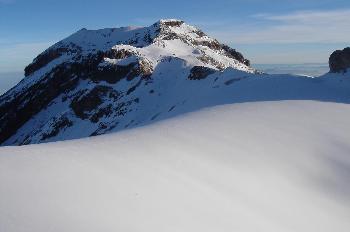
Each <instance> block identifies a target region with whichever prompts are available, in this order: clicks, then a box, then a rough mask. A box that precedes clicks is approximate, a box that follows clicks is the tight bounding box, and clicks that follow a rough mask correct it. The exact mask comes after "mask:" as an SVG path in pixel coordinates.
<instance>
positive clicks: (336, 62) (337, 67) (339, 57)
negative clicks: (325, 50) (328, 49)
mask: <svg viewBox="0 0 350 232" xmlns="http://www.w3.org/2000/svg"><path fill="white" fill-rule="evenodd" d="M329 68H330V71H331V72H346V71H347V69H349V68H350V47H347V48H344V49H343V50H337V51H335V52H333V53H332V55H331V56H330V57H329Z"/></svg>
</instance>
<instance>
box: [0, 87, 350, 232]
mask: <svg viewBox="0 0 350 232" xmlns="http://www.w3.org/2000/svg"><path fill="white" fill-rule="evenodd" d="M283 91H284V90H283ZM349 118H350V106H349V105H348V104H341V103H333V102H317V101H275V102H251V103H243V104H231V105H224V106H218V107H214V108H209V109H205V110H202V111H199V112H196V113H191V114H186V115H183V116H180V117H176V118H173V119H168V120H164V121H162V122H158V123H155V124H153V125H150V126H146V127H140V128H136V129H132V130H129V131H124V132H120V133H116V134H109V135H103V136H99V137H93V138H86V139H81V140H74V141H66V142H56V143H48V144H40V145H29V146H23V147H2V148H0V196H1V197H0V231H7V232H11V231H16V232H22V231H25V232H31V231H33V232H48V231H50V232H55V231H57V232H61V231H66V232H70V231H72V232H73V231H74V232H79V231H82V232H88V231H183V232H186V231H191V232H192V231H210V232H212V231H230V232H231V231H240V232H246V231H249V232H256V231H268V232H271V231H280V232H285V231H286V232H290V231H298V232H302V231H305V232H333V231H337V232H348V231H349V228H350V220H349V218H350V198H349V196H350V187H349V180H350V173H349V170H350V156H349V155H350V143H349V141H350V133H349V131H350V124H349Z"/></svg>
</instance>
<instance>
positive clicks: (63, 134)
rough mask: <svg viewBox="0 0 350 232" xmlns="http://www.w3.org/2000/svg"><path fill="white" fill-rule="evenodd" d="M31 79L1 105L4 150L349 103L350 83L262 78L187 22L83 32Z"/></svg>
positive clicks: (44, 59) (45, 58)
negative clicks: (289, 107)
mask: <svg viewBox="0 0 350 232" xmlns="http://www.w3.org/2000/svg"><path fill="white" fill-rule="evenodd" d="M25 75H26V77H25V78H24V79H23V80H22V81H21V82H20V83H19V84H18V85H17V86H15V87H14V88H12V89H11V90H10V91H8V92H7V93H6V94H4V95H3V96H1V98H0V143H1V144H2V145H24V144H31V143H41V142H50V141H58V140H67V139H74V138H81V137H88V136H95V135H100V134H105V133H109V132H113V131H120V130H123V129H126V128H132V127H137V126H141V125H145V124H149V123H153V122H155V121H157V120H161V119H165V118H169V117H173V116H175V115H179V114H182V113H185V112H190V111H194V110H197V109H200V108H203V107H207V106H212V105H217V104H225V103H234V102H244V101H263V100H288V99H309V100H321V101H336V102H349V101H350V91H348V90H349V86H350V82H349V78H347V77H346V75H347V74H339V75H337V76H336V77H334V78H333V77H330V76H325V77H322V78H317V79H313V78H309V77H302V76H300V77H298V76H288V75H280V76H271V75H265V74H261V73H258V72H257V71H255V70H254V69H252V68H250V67H249V61H248V60H247V59H245V58H244V57H243V56H242V54H240V53H239V52H237V51H235V50H234V49H231V48H229V47H228V46H226V45H223V44H221V43H219V42H218V41H217V40H215V39H212V38H210V37H208V36H207V35H205V34H204V33H203V32H202V31H200V30H198V29H196V28H195V27H193V26H190V25H187V24H186V23H184V22H183V21H180V20H160V21H159V22H157V23H155V24H153V25H152V26H150V27H142V28H139V27H125V28H114V29H102V30H86V29H82V30H80V31H78V32H76V33H75V34H73V35H71V36H70V37H68V38H66V39H64V40H62V41H60V42H58V43H57V44H55V45H53V46H52V47H50V48H49V49H47V50H46V51H44V52H43V53H42V54H40V55H39V56H38V57H37V58H36V59H34V61H33V63H32V64H30V65H28V66H27V67H26V69H25Z"/></svg>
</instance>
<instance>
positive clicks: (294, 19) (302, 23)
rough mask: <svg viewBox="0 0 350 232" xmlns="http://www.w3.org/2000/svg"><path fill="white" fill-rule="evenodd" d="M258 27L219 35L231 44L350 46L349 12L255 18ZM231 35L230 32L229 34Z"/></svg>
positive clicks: (349, 10) (219, 33)
mask: <svg viewBox="0 0 350 232" xmlns="http://www.w3.org/2000/svg"><path fill="white" fill-rule="evenodd" d="M252 17H253V18H255V19H256V21H257V22H259V23H258V26H257V25H254V23H252V24H250V25H244V26H245V27H242V26H240V27H236V28H231V29H230V30H225V31H216V32H214V35H216V36H217V37H219V38H221V39H223V40H224V41H225V42H228V43H242V44H245V43H246V44H249V43H344V42H350V9H344V10H329V11H300V12H294V13H290V14H284V15H271V14H259V15H254V16H252ZM227 31H229V32H227Z"/></svg>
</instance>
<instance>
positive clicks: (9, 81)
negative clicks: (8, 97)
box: [0, 72, 24, 95]
mask: <svg viewBox="0 0 350 232" xmlns="http://www.w3.org/2000/svg"><path fill="white" fill-rule="evenodd" d="M23 76H24V74H23V73H22V72H6V73H0V95H2V94H3V93H5V92H6V91H7V90H9V89H11V88H12V87H13V86H15V85H16V84H17V83H18V82H19V81H20V80H21V79H22V78H23Z"/></svg>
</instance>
